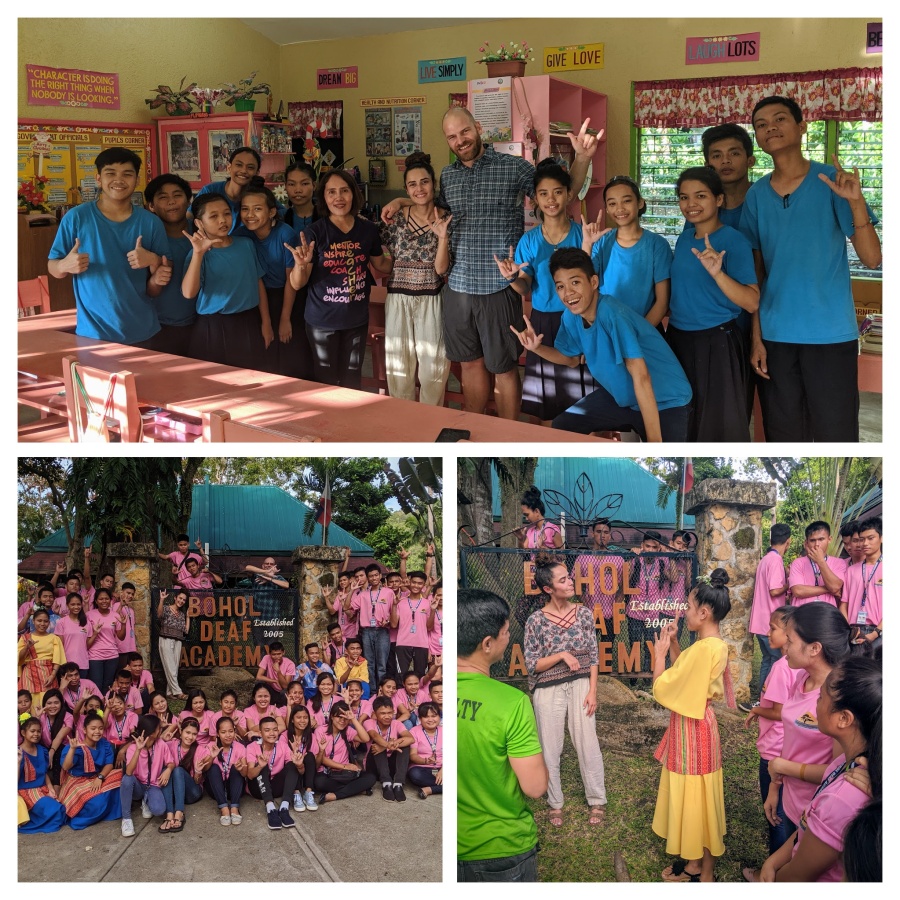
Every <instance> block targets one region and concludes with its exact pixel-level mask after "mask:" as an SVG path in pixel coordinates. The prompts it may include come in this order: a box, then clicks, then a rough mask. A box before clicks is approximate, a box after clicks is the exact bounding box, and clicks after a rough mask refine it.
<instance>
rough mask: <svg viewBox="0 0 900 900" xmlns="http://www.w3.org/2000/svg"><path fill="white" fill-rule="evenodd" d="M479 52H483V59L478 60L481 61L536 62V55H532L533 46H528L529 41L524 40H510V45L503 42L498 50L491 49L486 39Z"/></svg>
mask: <svg viewBox="0 0 900 900" xmlns="http://www.w3.org/2000/svg"><path fill="white" fill-rule="evenodd" d="M478 52H479V53H481V54H482V56H481V59H479V60H477V62H480V63H489V62H509V61H511V60H518V61H519V62H526V63H527V62H534V57H533V56H531V55H530V54H531V53H532V52H533V48H531V47H529V46H528V42H527V41H522V43H521V44H517V43H516V42H515V41H510V42H509V46H508V47H507V46H505V45H504V44H501V45H500V46H499V48H498V49H496V50H491V48H490V45H489V44H488V42H487V41H485V42H484V44H483V46H481V47H479V48H478Z"/></svg>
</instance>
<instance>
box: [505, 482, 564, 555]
mask: <svg viewBox="0 0 900 900" xmlns="http://www.w3.org/2000/svg"><path fill="white" fill-rule="evenodd" d="M522 516H523V517H524V518H525V521H526V522H528V525H527V526H526V525H523V526H522V527H521V528H517V529H516V541H517V542H518V544H519V546H520V547H523V548H525V547H530V548H533V549H540V548H544V547H546V548H551V549H552V548H556V549H559V548H560V547H562V545H563V535H562V532H561V531H560V528H559V525H554V524H553V522H548V521H547V520H546V519H545V518H544V501H543V500H541V492H540V491H539V490H538V489H537V488H536V487H535V486H534V485H532V486H531V487H530V488H529V489H528V490H527V491H525V493H524V495H523V496H522Z"/></svg>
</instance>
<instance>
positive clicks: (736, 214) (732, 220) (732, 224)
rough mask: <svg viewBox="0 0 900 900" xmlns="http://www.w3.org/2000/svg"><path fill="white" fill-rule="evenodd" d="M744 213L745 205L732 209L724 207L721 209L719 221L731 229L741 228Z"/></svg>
mask: <svg viewBox="0 0 900 900" xmlns="http://www.w3.org/2000/svg"><path fill="white" fill-rule="evenodd" d="M743 212H744V204H743V203H742V204H741V205H740V206H735V207H733V208H732V209H725V207H724V206H720V207H719V221H720V222H721V223H722V224H723V225H727V226H728V227H729V228H740V227H741V216H742V214H743Z"/></svg>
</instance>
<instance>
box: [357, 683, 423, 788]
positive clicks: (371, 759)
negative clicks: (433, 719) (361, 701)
mask: <svg viewBox="0 0 900 900" xmlns="http://www.w3.org/2000/svg"><path fill="white" fill-rule="evenodd" d="M356 718H357V719H358V718H359V717H356ZM360 721H361V720H360ZM365 729H366V731H367V732H368V733H369V738H370V739H371V747H370V753H369V754H368V758H367V759H366V771H367V772H368V773H370V774H371V775H374V776H377V778H378V781H380V782H381V798H382V799H383V800H390V801H396V802H397V803H403V802H404V801H405V800H406V794H405V792H404V790H403V782H404V781H405V780H406V772H407V770H408V769H409V748H410V746H411V745H412V743H413V738H412V736H411V735H410V733H409V732H408V731H407V730H406V728H404V727H403V725H402V724H401V723H400V722H398V721H397V720H396V719H395V718H394V705H393V704H392V703H391V701H390V699H388V698H387V697H376V698H375V699H374V700H373V701H372V715H371V717H370V718H368V720H367V721H366V722H365Z"/></svg>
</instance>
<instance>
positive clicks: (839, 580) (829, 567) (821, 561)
mask: <svg viewBox="0 0 900 900" xmlns="http://www.w3.org/2000/svg"><path fill="white" fill-rule="evenodd" d="M830 540H831V526H830V525H829V524H828V523H827V522H819V521H817V522H810V523H809V525H807V526H806V540H805V541H804V543H803V548H804V550H805V551H806V556H798V557H797V558H796V559H795V560H794V561H793V562H792V563H791V568H790V570H789V572H788V583H789V584H790V586H791V606H802V605H803V604H804V603H809V601H810V600H820V601H822V602H824V603H830V604H831V605H832V606H837V605H838V599H839V598H840V596H841V590H842V589H843V586H844V575H845V573H846V572H847V560H846V559H841V558H840V557H837V556H828V552H827V551H828V542H829V541H830Z"/></svg>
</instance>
